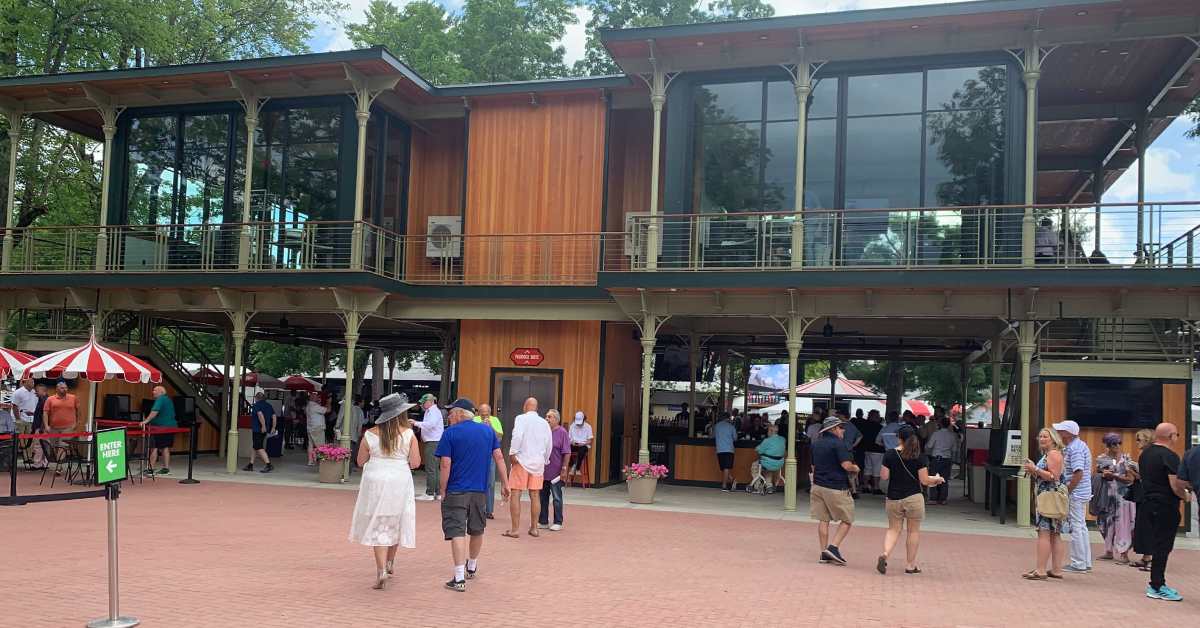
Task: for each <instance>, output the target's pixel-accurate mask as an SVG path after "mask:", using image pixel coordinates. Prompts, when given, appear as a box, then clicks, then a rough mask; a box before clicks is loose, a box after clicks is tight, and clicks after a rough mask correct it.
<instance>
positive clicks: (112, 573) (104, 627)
mask: <svg viewBox="0 0 1200 628" xmlns="http://www.w3.org/2000/svg"><path fill="white" fill-rule="evenodd" d="M93 442H94V443H95V444H96V445H95V446H96V456H95V460H96V483H97V484H103V485H104V489H105V492H106V494H105V496H104V499H105V501H106V502H107V503H108V617H105V618H103V619H94V620H92V621H90V622H88V624H87V627H88V628H132V627H133V626H137V625H138V624H140V623H141V621H139V620H138V619H137V618H136V617H121V600H120V574H119V570H118V568H117V549H118V548H117V498H118V497H120V496H121V484H120V482H121V481H122V480H124V479H125V477H126V469H127V467H126V464H125V454H126V453H127V452H126V446H125V444H126V442H127V441H126V440H125V428H123V427H118V428H116V429H111V430H101V431H99V432H96V438H95V440H94V441H93Z"/></svg>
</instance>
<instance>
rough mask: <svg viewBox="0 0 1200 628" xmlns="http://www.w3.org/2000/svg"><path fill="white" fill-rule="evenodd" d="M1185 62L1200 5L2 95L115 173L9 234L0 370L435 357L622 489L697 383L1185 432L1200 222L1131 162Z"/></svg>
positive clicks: (714, 35) (967, 10) (745, 29)
mask: <svg viewBox="0 0 1200 628" xmlns="http://www.w3.org/2000/svg"><path fill="white" fill-rule="evenodd" d="M1198 38H1200V7H1198V6H1197V5H1196V3H1195V2H1194V1H1192V0H982V1H979V2H965V3H955V4H945V5H927V6H921V7H907V8H896V9H881V10H868V11H850V12H842V13H829V14H814V15H803V16H789V17H777V18H769V19H757V20H745V21H737V22H717V23H706V24H694V25H681V26H665V27H657V28H638V29H626V30H614V31H605V32H603V33H602V35H601V39H602V41H603V43H604V45H605V46H606V47H607V49H608V52H609V54H610V55H611V56H612V57H613V59H614V60H615V61H616V62H617V63H618V65H619V66H620V67H621V68H622V70H623V71H624V74H623V75H618V76H605V77H589V78H566V79H560V80H545V81H533V82H523V83H503V84H480V85H454V86H435V85H431V84H429V83H428V82H426V81H425V80H424V79H422V78H421V77H420V76H419V75H418V74H417V73H415V72H414V71H412V70H411V69H410V68H408V67H406V66H405V65H404V64H403V63H401V62H400V61H399V60H397V59H396V58H395V57H393V56H392V55H391V54H389V53H388V52H387V51H386V50H383V49H378V48H376V49H368V50H355V51H347V52H334V53H325V54H309V55H299V56H291V57H277V58H267V59H248V60H239V61H229V62H220V63H208V64H199V65H186V66H175V67H154V68H141V69H131V70H115V71H105V72H86V73H77V74H60V75H52V76H22V77H13V78H6V79H0V108H2V109H3V110H4V111H5V112H6V113H7V115H8V116H9V120H10V121H11V122H12V125H11V127H10V128H11V129H12V131H10V138H11V139H12V140H13V145H14V146H19V139H20V137H19V134H20V132H21V129H22V122H23V121H27V120H28V119H31V118H36V119H39V120H42V121H44V122H46V123H49V124H52V125H55V126H58V127H61V128H63V129H67V130H69V131H72V132H75V133H80V134H83V135H85V136H87V137H90V138H93V139H94V140H96V141H97V142H102V143H103V175H102V180H101V191H100V198H99V207H100V212H99V215H98V217H97V220H96V221H94V223H93V224H77V225H36V226H32V227H24V228H15V227H10V228H7V229H5V231H4V236H3V265H2V266H0V338H2V337H3V335H4V334H3V332H4V331H5V330H6V329H8V328H9V327H14V328H15V327H16V324H15V321H16V320H17V319H18V317H22V316H26V315H27V314H28V313H30V312H39V311H45V312H51V313H52V314H50V315H49V317H48V318H47V319H46V320H50V321H51V322H54V321H57V323H56V324H57V325H58V327H55V328H53V329H51V331H54V332H56V333H58V332H63V329H62V328H63V327H69V325H68V324H67V323H64V322H63V321H64V320H67V319H69V318H70V313H71V312H78V311H85V312H88V313H91V314H92V315H93V316H95V317H97V318H98V320H99V321H100V325H99V328H100V329H102V330H103V333H105V334H106V335H108V336H109V337H116V338H133V339H134V340H132V341H130V342H133V343H134V344H137V346H138V349H139V350H140V351H142V352H143V353H144V354H147V355H150V357H152V358H154V359H156V361H158V362H159V363H160V365H161V366H164V368H167V370H168V371H170V370H171V369H170V368H169V367H170V366H171V363H172V362H173V361H178V357H172V355H170V354H171V347H170V346H167V345H169V344H170V343H164V342H162V341H161V340H159V339H158V338H159V335H158V334H156V333H155V328H157V327H167V328H170V329H173V330H175V332H176V333H177V334H179V335H180V336H182V337H184V338H186V335H187V330H189V329H191V330H195V329H210V330H217V331H223V333H225V334H226V337H227V338H228V341H229V342H228V343H227V346H228V347H229V348H228V351H227V352H228V353H229V354H231V355H229V357H228V360H226V361H224V362H218V363H229V364H232V365H234V370H235V372H239V371H240V370H241V369H242V365H243V362H244V355H243V349H244V346H245V340H246V339H247V337H252V338H272V339H280V340H285V341H288V340H290V341H292V342H296V343H306V344H308V343H318V344H323V345H338V346H345V347H348V348H351V349H353V348H356V347H357V348H364V347H365V348H380V349H386V350H395V349H441V350H443V351H444V352H445V354H446V357H447V358H450V359H447V360H445V363H446V364H450V363H453V364H454V365H455V366H456V369H457V372H456V373H455V375H454V378H453V379H454V381H455V382H456V387H457V393H458V394H460V395H463V396H467V397H471V398H472V399H474V400H475V401H476V402H480V401H483V400H489V401H490V402H491V403H492V405H493V407H494V408H496V410H497V411H498V412H497V413H498V414H500V415H501V416H502V417H503V418H504V419H505V420H506V421H511V419H512V416H513V415H514V414H516V411H517V407H518V405H519V403H520V400H521V399H523V398H524V397H526V396H529V395H531V394H532V395H534V396H537V397H539V399H541V400H542V407H543V408H549V407H557V408H560V409H561V410H563V412H564V415H569V414H573V413H574V412H575V411H576V410H582V411H583V412H585V413H586V414H587V416H588V417H589V420H590V421H591V422H592V423H593V425H594V426H595V428H596V435H597V437H596V446H595V447H594V448H593V451H592V459H591V460H590V461H589V466H590V468H591V469H592V474H593V478H595V479H597V480H598V481H601V482H603V481H609V480H612V479H616V478H618V477H619V473H620V467H621V465H622V464H623V463H626V462H629V461H630V460H633V459H638V458H641V459H648V457H649V455H650V452H649V428H648V425H649V420H648V419H649V410H650V404H649V399H648V397H649V393H650V386H649V382H650V379H651V375H652V373H653V369H654V360H655V355H656V354H661V353H664V352H665V351H668V350H670V351H678V350H679V349H681V348H682V349H683V350H684V351H685V352H686V354H687V355H688V356H689V362H690V367H689V369H688V370H689V371H690V372H691V378H692V379H694V378H695V373H696V371H697V370H698V365H699V364H700V363H702V362H705V361H710V360H712V356H719V355H725V354H727V353H728V352H729V351H730V350H733V351H736V352H737V353H738V355H741V356H752V357H755V358H764V359H765V358H770V357H778V358H780V359H781V360H786V361H787V362H789V364H790V365H791V367H792V368H791V373H792V375H791V378H792V382H791V385H790V388H789V389H790V390H792V391H793V393H792V395H791V399H792V404H793V407H794V403H795V392H794V391H795V388H796V381H795V377H796V375H795V373H796V371H797V369H796V366H797V363H798V362H799V361H802V360H805V359H815V358H829V357H834V358H836V359H883V360H942V361H951V362H959V363H963V364H968V363H971V362H975V361H991V362H992V363H993V364H994V365H996V366H999V365H1011V372H1012V377H1011V378H1010V379H1011V382H1010V383H1009V385H1008V386H1007V387H1006V388H1007V389H1009V390H1008V399H1013V400H1019V403H1013V404H1009V408H1010V412H1009V413H1008V416H1007V417H1001V416H998V415H997V416H996V417H995V421H996V425H997V427H999V426H1000V425H1002V424H1004V425H1011V427H1013V429H1020V430H1022V432H1023V435H1024V439H1025V441H1026V444H1027V446H1028V442H1029V438H1030V434H1031V433H1034V432H1036V430H1037V428H1038V427H1039V426H1041V425H1042V424H1044V423H1045V422H1047V421H1051V420H1059V419H1061V418H1063V417H1065V416H1067V415H1068V414H1069V415H1071V416H1072V417H1080V418H1081V422H1085V424H1086V425H1088V426H1089V429H1088V431H1087V438H1088V440H1089V442H1090V444H1091V445H1092V446H1093V449H1094V450H1095V449H1096V447H1097V445H1098V440H1099V436H1100V433H1101V432H1103V431H1107V430H1109V429H1123V430H1127V431H1132V430H1133V429H1136V428H1137V427H1139V426H1141V425H1142V424H1145V423H1148V422H1157V421H1160V420H1167V421H1174V422H1177V423H1178V424H1179V425H1180V427H1181V428H1190V419H1189V418H1188V416H1187V409H1188V400H1189V399H1190V396H1191V395H1190V381H1191V379H1190V369H1191V362H1192V359H1193V346H1192V339H1193V335H1194V327H1193V325H1192V321H1195V320H1197V319H1200V290H1198V287H1200V285H1198V284H1200V281H1198V278H1200V273H1198V271H1197V266H1196V264H1195V256H1194V253H1195V251H1194V242H1193V241H1194V235H1195V233H1196V230H1197V227H1200V206H1198V205H1197V201H1196V199H1178V200H1177V202H1154V203H1150V202H1147V201H1146V198H1145V175H1144V170H1145V165H1146V164H1145V162H1146V160H1145V159H1138V157H1140V156H1144V155H1145V151H1146V149H1147V147H1148V146H1150V145H1151V143H1152V142H1153V141H1154V139H1155V138H1156V137H1158V136H1159V134H1161V133H1162V131H1163V130H1164V129H1165V128H1166V126H1167V125H1168V124H1170V123H1171V121H1172V120H1173V119H1175V118H1176V117H1177V116H1179V115H1180V113H1181V112H1182V111H1183V109H1184V107H1185V106H1186V105H1187V103H1189V102H1191V100H1192V99H1193V98H1195V97H1196V96H1197V94H1200V76H1198V75H1200V65H1198V64H1197V58H1198V57H1200V39H1198ZM16 152H17V151H13V156H12V162H10V164H8V166H9V173H10V176H9V178H8V190H7V195H6V198H7V209H6V211H5V220H6V221H7V222H6V223H5V224H6V225H14V224H15V223H14V219H15V216H16V207H15V206H14V201H15V197H16V196H17V195H16V194H15V193H14V192H15V191H16V190H17V189H18V187H19V186H20V185H21V183H20V182H19V181H16V180H15V177H14V176H12V173H14V172H15V163H16V162H15V160H16V159H17V154H16ZM1135 163H1136V164H1137V165H1136V168H1137V180H1138V198H1137V200H1136V202H1126V203H1105V202H1103V196H1104V193H1105V191H1106V190H1107V189H1108V187H1109V186H1111V185H1112V184H1113V183H1114V181H1115V180H1116V179H1117V178H1118V177H1120V176H1121V175H1122V174H1124V173H1125V171H1126V170H1127V169H1129V168H1131V167H1134V166H1133V164H1135ZM51 327H53V326H51ZM59 335H62V334H61V333H59ZM23 342H25V340H23ZM180 342H186V341H180ZM138 343H140V344H138ZM176 344H177V345H178V342H177V343H176ZM518 350H520V351H518ZM350 355H353V352H350ZM216 357H219V356H214V358H216ZM1001 370H1003V369H1001V368H994V369H993V371H994V372H996V373H997V374H999V372H1000V371H1001ZM346 372H347V374H348V375H347V376H348V377H351V376H352V374H353V372H354V369H353V368H351V367H347V368H346ZM1130 381H1134V384H1130V383H1129V382H1130ZM185 385H186V382H181V383H179V386H180V387H184V386H185ZM993 388H994V390H995V394H994V397H993V398H1000V396H1001V394H1000V393H1001V391H1000V388H1001V378H1000V377H999V376H998V375H997V377H995V378H994V381H993ZM1096 389H1099V390H1121V391H1125V392H1126V393H1128V394H1126V395H1124V396H1123V397H1120V396H1112V395H1110V397H1109V399H1111V400H1113V401H1112V402H1113V403H1125V401H1122V400H1121V399H1125V400H1127V401H1128V400H1133V401H1130V403H1134V401H1136V403H1134V405H1128V407H1125V406H1119V407H1115V408H1113V409H1112V412H1111V413H1110V414H1111V416H1104V413H1103V412H1097V410H1096V408H1094V407H1089V406H1088V405H1087V403H1086V402H1087V400H1088V399H1089V398H1092V399H1094V396H1091V397H1090V396H1089V394H1093V395H1094V393H1089V392H1088V391H1092V390H1096ZM1155 404H1157V405H1155ZM200 405H201V406H205V404H204V403H201V404H200ZM210 405H211V404H210ZM693 405H694V404H693ZM1094 405H1095V404H1093V406H1094ZM202 409H203V410H205V411H206V412H207V413H208V414H209V415H210V416H209V418H210V419H211V420H212V425H210V426H208V427H206V428H205V429H206V433H205V436H204V438H205V439H207V441H209V442H215V441H216V440H217V439H221V438H224V439H225V440H226V442H227V443H228V451H231V452H232V451H237V447H236V441H237V429H236V417H235V416H233V417H231V416H230V415H231V414H232V413H235V412H236V408H234V407H225V408H218V407H207V406H206V407H205V408H202ZM789 414H790V416H791V420H792V421H793V422H794V420H795V416H796V413H795V412H794V411H793V412H790V413H789ZM1097 414H1099V416H1096V415H1097ZM1084 416H1087V417H1088V418H1087V419H1086V420H1083V419H1082V417H1084ZM795 429H796V426H795V425H790V426H789V432H790V433H792V434H794V433H795ZM1188 432H1189V433H1190V429H1188ZM789 441H794V439H789ZM1126 442H1132V439H1127V440H1126ZM1181 443H1182V441H1181ZM679 455H680V456H684V455H687V454H686V452H680V453H679ZM685 464H686V465H692V466H695V465H697V464H699V463H697V462H695V461H691V460H687V461H684V460H682V459H678V460H677V465H678V466H683V465H685ZM706 464H707V463H706ZM228 468H229V470H230V471H231V472H233V471H235V470H236V462H235V460H234V457H233V456H229V467H228ZM800 473H803V470H802V469H801V470H799V471H798V469H797V464H796V454H795V452H793V451H791V450H789V454H788V464H787V466H786V467H785V476H786V477H787V478H788V490H787V491H786V497H785V504H786V507H787V508H789V509H791V508H795V503H796V486H797V485H796V481H795V480H796V478H797V476H798V475H799V474H800ZM1028 503H1029V499H1028V496H1027V495H1023V499H1021V500H1019V501H1018V504H1019V508H1020V519H1021V520H1026V519H1027V517H1028Z"/></svg>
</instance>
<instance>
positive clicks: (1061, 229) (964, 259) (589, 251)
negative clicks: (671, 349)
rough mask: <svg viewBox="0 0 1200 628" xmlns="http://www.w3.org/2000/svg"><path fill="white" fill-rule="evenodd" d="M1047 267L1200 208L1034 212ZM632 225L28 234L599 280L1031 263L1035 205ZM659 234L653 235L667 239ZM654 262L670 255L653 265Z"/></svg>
mask: <svg viewBox="0 0 1200 628" xmlns="http://www.w3.org/2000/svg"><path fill="white" fill-rule="evenodd" d="M1031 209H1032V216H1033V219H1034V224H1035V229H1034V234H1033V235H1034V251H1035V259H1034V262H1035V265H1036V266H1037V267H1039V268H1053V267H1059V268H1079V269H1083V268H1112V267H1114V266H1119V267H1128V268H1147V269H1150V268H1196V267H1197V266H1198V265H1200V260H1198V259H1197V256H1196V251H1195V240H1196V239H1197V237H1200V202H1178V203H1158V204H1154V205H1146V206H1145V211H1144V212H1142V215H1141V223H1142V225H1143V229H1144V237H1143V238H1142V239H1141V247H1140V248H1139V246H1138V244H1139V242H1138V238H1137V235H1136V234H1137V228H1138V224H1139V216H1138V207H1137V205H1136V204H1103V205H1100V206H1096V205H1070V206H1060V205H1056V206H1036V207H1032V208H1031ZM626 224H627V230H626V231H625V232H594V233H540V234H465V235H454V234H450V235H444V236H441V235H438V236H424V235H400V234H396V233H394V232H391V231H388V230H386V229H383V228H381V227H378V226H375V225H372V224H369V223H366V222H359V223H355V222H351V221H344V222H315V221H310V222H284V223H271V222H256V223H248V224H239V223H223V224H214V225H151V226H121V225H119V226H107V227H97V226H67V227H29V228H22V229H14V230H12V232H11V233H12V236H13V238H12V239H13V242H14V245H13V247H12V250H11V255H10V259H9V263H8V266H7V268H5V269H3V270H2V271H0V272H4V273H9V274H17V273H22V274H28V273H64V272H66V273H195V272H238V271H243V272H281V273H315V272H367V273H372V274H375V275H379V276H383V277H387V278H390V279H395V280H398V281H404V282H408V283H413V284H434V285H542V286H564V285H595V284H596V281H597V275H598V274H599V273H601V272H655V271H705V272H707V271H714V272H721V271H764V270H765V271H788V270H790V271H812V270H824V271H828V270H839V271H855V270H879V269H896V268H902V269H912V270H924V269H986V268H1016V267H1020V266H1021V265H1022V264H1023V262H1024V260H1023V259H1022V239H1023V234H1022V229H1023V226H1024V224H1025V207H1023V206H988V207H952V208H921V209H845V210H826V209H810V210H807V211H805V212H804V213H803V214H795V213H793V212H775V213H742V214H689V215H679V214H660V215H658V216H655V217H653V218H651V217H649V216H646V215H636V214H635V215H630V216H628V220H627V222H626ZM652 238H655V241H654V242H652V241H651V239H652ZM651 255H653V257H654V259H653V261H652V260H651Z"/></svg>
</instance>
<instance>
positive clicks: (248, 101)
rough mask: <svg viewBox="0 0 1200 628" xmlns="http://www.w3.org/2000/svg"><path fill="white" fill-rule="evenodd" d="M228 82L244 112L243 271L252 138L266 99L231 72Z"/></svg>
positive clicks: (247, 264) (251, 185)
mask: <svg viewBox="0 0 1200 628" xmlns="http://www.w3.org/2000/svg"><path fill="white" fill-rule="evenodd" d="M229 82H230V83H231V84H232V85H233V88H234V89H236V90H237V91H238V93H239V94H241V96H242V100H241V103H242V108H243V109H245V111H246V116H245V121H246V158H245V161H244V164H245V167H246V174H245V181H244V182H243V187H242V228H241V237H240V239H239V241H238V270H241V271H245V270H248V269H249V268H250V239H251V229H250V221H251V220H253V216H252V215H251V211H250V208H251V206H252V200H253V199H252V198H251V195H252V192H253V190H254V138H255V136H256V135H257V134H258V114H259V111H260V110H261V109H262V106H263V104H265V103H266V102H267V99H266V98H262V97H260V96H259V94H258V87H257V86H256V85H255V84H254V83H252V82H250V81H247V80H246V79H244V78H242V77H240V76H237V75H235V74H233V73H232V72H231V73H229Z"/></svg>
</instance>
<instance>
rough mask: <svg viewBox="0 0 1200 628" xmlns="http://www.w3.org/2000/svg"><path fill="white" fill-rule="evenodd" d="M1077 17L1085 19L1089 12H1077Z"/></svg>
mask: <svg viewBox="0 0 1200 628" xmlns="http://www.w3.org/2000/svg"><path fill="white" fill-rule="evenodd" d="M1075 15H1078V16H1079V17H1083V16H1085V15H1087V11H1076V12H1075Z"/></svg>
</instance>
